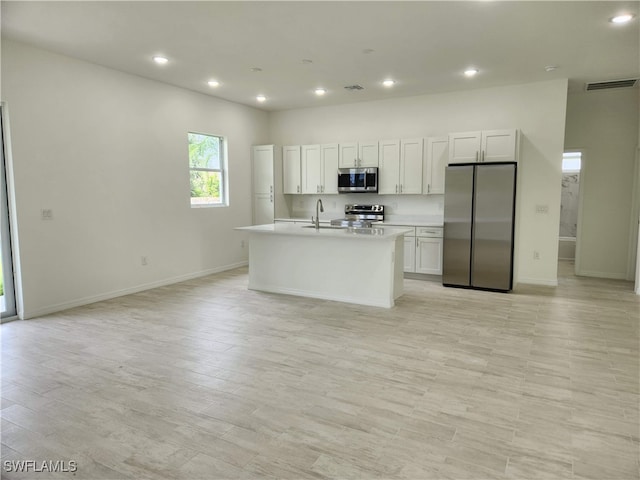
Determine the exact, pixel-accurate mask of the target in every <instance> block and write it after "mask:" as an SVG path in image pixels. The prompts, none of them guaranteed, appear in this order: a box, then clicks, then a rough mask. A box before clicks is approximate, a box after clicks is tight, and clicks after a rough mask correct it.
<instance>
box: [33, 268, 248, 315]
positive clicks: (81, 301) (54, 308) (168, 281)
mask: <svg viewBox="0 0 640 480" xmlns="http://www.w3.org/2000/svg"><path fill="white" fill-rule="evenodd" d="M248 264H249V262H247V261H244V262H238V263H234V264H231V265H224V266H222V267H216V268H210V269H208V270H200V271H198V272H192V273H187V274H185V275H178V276H177V277H171V278H165V279H163V280H158V281H157V282H151V283H143V284H141V285H136V286H134V287H129V288H124V289H122V290H114V291H112V292H107V293H101V294H99V295H91V296H89V297H84V298H78V299H76V300H72V301H70V302H63V303H58V304H55V305H50V306H48V307H43V308H39V309H37V310H32V311H28V312H27V311H25V312H23V314H22V315H21V316H20V318H21V319H22V320H27V319H29V318H35V317H41V316H42V315H48V314H50V313H56V312H60V311H62V310H68V309H70V308H75V307H81V306H82V305H88V304H90V303H95V302H101V301H103V300H110V299H112V298H117V297H122V296H124V295H131V294H132V293H138V292H143V291H145V290H151V289H152V288H158V287H164V286H166V285H172V284H174V283H180V282H185V281H187V280H191V279H193V278H199V277H206V276H207V275H213V274H214V273H220V272H224V271H227V270H233V269H234V268H239V267H244V266H247V265H248Z"/></svg>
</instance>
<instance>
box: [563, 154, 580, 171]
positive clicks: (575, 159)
mask: <svg viewBox="0 0 640 480" xmlns="http://www.w3.org/2000/svg"><path fill="white" fill-rule="evenodd" d="M581 163H582V152H564V155H563V156H562V171H563V172H580V167H581Z"/></svg>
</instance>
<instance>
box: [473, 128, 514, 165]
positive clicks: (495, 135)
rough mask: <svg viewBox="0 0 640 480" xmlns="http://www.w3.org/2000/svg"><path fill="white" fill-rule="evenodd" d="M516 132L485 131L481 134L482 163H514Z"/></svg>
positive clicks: (512, 130)
mask: <svg viewBox="0 0 640 480" xmlns="http://www.w3.org/2000/svg"><path fill="white" fill-rule="evenodd" d="M517 145H518V131H517V130H515V129H511V130H487V131H484V132H482V146H481V150H482V161H483V162H515V161H516V159H517V155H516V152H517V148H516V147H517Z"/></svg>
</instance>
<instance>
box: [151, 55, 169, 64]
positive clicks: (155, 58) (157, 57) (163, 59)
mask: <svg viewBox="0 0 640 480" xmlns="http://www.w3.org/2000/svg"><path fill="white" fill-rule="evenodd" d="M151 58H152V59H153V61H154V62H156V63H157V64H158V65H164V64H165V63H167V62H168V61H169V59H168V58H167V57H163V56H162V55H154V56H153V57H151Z"/></svg>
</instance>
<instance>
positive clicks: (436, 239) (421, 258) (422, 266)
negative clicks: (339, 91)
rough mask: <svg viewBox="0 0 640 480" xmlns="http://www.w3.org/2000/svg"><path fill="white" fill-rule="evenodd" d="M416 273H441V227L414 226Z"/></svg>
mask: <svg viewBox="0 0 640 480" xmlns="http://www.w3.org/2000/svg"><path fill="white" fill-rule="evenodd" d="M416 273H426V274H428V275H442V227H416Z"/></svg>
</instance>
